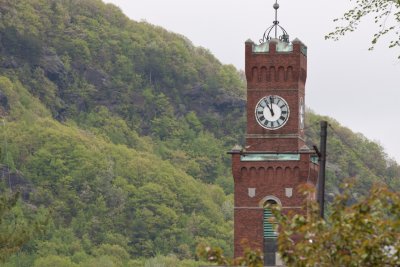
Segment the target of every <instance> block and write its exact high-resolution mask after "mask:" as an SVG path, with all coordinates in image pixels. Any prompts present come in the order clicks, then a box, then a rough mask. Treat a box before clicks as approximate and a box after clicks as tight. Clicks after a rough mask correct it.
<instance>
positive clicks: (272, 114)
mask: <svg viewBox="0 0 400 267" xmlns="http://www.w3.org/2000/svg"><path fill="white" fill-rule="evenodd" d="M270 105H271V107H269V106H268V104H267V107H268V109H269V111H270V112H271V116H272V117H273V116H274V115H275V113H274V109H273V108H272V102H271V103H270Z"/></svg>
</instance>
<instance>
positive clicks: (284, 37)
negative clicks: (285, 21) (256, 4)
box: [260, 0, 289, 44]
mask: <svg viewBox="0 0 400 267" xmlns="http://www.w3.org/2000/svg"><path fill="white" fill-rule="evenodd" d="M272 7H273V8H274V9H275V20H274V21H273V22H272V23H273V24H272V25H271V26H269V27H268V28H267V29H266V30H265V32H264V35H263V37H262V38H261V39H260V43H261V44H262V43H265V42H268V41H269V40H271V39H273V38H274V39H278V40H280V41H282V42H285V43H289V34H288V33H287V31H286V30H285V29H284V28H283V27H282V26H280V25H279V21H278V9H279V4H278V0H275V4H274V5H273V6H272ZM278 32H280V35H278Z"/></svg>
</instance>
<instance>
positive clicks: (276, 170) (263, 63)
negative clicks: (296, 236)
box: [230, 3, 318, 266]
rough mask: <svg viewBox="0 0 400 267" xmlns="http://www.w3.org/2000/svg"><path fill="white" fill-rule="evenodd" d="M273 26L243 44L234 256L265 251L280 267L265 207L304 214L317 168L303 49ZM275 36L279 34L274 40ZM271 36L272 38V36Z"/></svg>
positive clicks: (235, 152)
mask: <svg viewBox="0 0 400 267" xmlns="http://www.w3.org/2000/svg"><path fill="white" fill-rule="evenodd" d="M278 8H279V5H278V3H275V4H274V9H275V21H274V24H273V25H272V26H271V27H269V28H268V29H267V30H266V31H265V33H264V36H263V38H262V39H261V40H260V44H256V43H254V42H253V41H251V40H248V41H246V43H245V73H246V80H247V133H246V144H245V146H244V147H243V148H242V147H240V146H235V147H234V148H233V149H232V151H231V152H230V154H231V155H232V174H233V178H234V185H235V188H234V206H235V207H234V209H235V210H234V254H235V257H239V256H241V255H242V253H243V247H242V242H243V241H244V240H247V242H248V244H249V245H250V247H251V248H252V249H259V250H261V251H262V252H263V255H264V262H265V264H264V265H265V266H276V265H280V264H281V263H280V258H279V255H278V253H277V244H276V239H277V235H278V233H277V232H276V227H275V225H274V223H273V219H272V216H273V215H272V214H271V211H270V209H269V208H268V206H267V205H266V204H267V203H269V204H275V205H280V206H281V208H282V212H284V213H287V212H289V211H293V212H295V213H300V212H304V211H302V210H301V207H302V205H303V203H304V201H305V197H304V196H303V195H302V194H300V193H299V192H298V190H297V189H298V187H299V186H300V185H301V184H305V183H308V184H311V185H312V186H314V187H315V185H316V182H317V177H318V164H317V159H316V155H315V152H314V150H311V149H309V148H308V147H307V146H306V144H305V136H304V115H305V112H304V111H305V84H306V78H307V47H306V45H305V44H304V43H302V42H301V41H300V40H299V39H297V38H296V39H294V40H293V41H291V42H290V40H289V35H288V34H287V32H286V31H285V29H284V28H282V27H281V26H280V25H279V22H278V21H277V10H278ZM278 32H281V33H282V34H281V35H280V36H278ZM272 34H274V36H272Z"/></svg>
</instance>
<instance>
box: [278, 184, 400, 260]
mask: <svg viewBox="0 0 400 267" xmlns="http://www.w3.org/2000/svg"><path fill="white" fill-rule="evenodd" d="M343 189H344V191H343V192H342V194H340V195H337V196H336V197H335V199H334V201H333V203H332V206H331V212H330V214H329V215H328V216H327V218H326V220H323V219H321V218H320V217H319V213H318V205H317V203H316V202H308V203H307V204H306V206H307V211H308V212H307V214H306V215H301V214H296V215H293V214H292V215H290V214H289V215H284V214H282V213H281V212H279V210H275V211H274V214H275V216H276V219H277V222H278V224H279V236H278V245H279V251H280V253H281V256H282V259H283V261H284V262H285V264H286V265H287V266H301V267H306V266H399V265H400V194H398V193H394V192H391V191H389V190H388V189H387V188H386V187H384V186H373V187H372V188H371V190H370V193H369V195H367V196H366V197H365V198H364V199H362V200H358V201H356V202H355V203H353V204H349V203H351V202H354V200H353V199H352V192H351V185H350V184H344V186H343ZM293 239H295V240H296V241H294V240H293Z"/></svg>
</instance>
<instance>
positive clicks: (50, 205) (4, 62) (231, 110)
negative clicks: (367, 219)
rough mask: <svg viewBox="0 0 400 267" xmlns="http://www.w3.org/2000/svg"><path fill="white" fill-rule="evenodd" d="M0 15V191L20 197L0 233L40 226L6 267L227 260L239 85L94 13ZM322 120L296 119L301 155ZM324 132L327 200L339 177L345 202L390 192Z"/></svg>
mask: <svg viewBox="0 0 400 267" xmlns="http://www.w3.org/2000/svg"><path fill="white" fill-rule="evenodd" d="M0 14H1V16H0V115H1V117H2V122H1V125H0V138H1V150H0V152H1V155H0V156H1V157H0V159H1V168H2V176H1V178H2V182H1V185H0V188H1V189H0V190H1V192H2V195H5V194H8V192H10V191H12V192H16V191H20V192H21V199H20V201H19V202H18V204H17V206H16V207H15V208H14V209H13V212H11V213H10V214H8V215H7V216H6V219H5V220H4V221H1V220H0V228H1V229H4V231H2V232H3V233H5V234H7V231H8V232H10V233H13V231H12V225H17V226H18V227H20V228H21V229H24V228H30V227H33V226H32V225H31V224H29V222H31V221H32V220H36V219H35V218H37V217H40V218H42V217H46V218H48V220H47V221H46V227H45V231H44V233H41V234H36V235H34V236H32V238H31V240H30V241H29V242H28V243H26V244H25V245H24V246H23V247H22V248H21V249H20V250H19V252H18V253H16V254H14V255H13V256H11V257H10V258H9V259H8V260H7V262H6V263H5V266H144V265H145V264H147V265H146V266H154V265H155V264H156V263H157V262H166V263H168V264H170V265H167V266H196V265H195V262H194V259H195V255H194V253H195V247H196V246H197V245H198V244H199V243H201V242H205V243H209V244H213V245H218V246H220V247H223V248H224V249H226V250H227V251H228V254H229V253H231V246H232V230H233V227H232V216H233V203H232V195H231V194H232V190H233V181H232V178H231V173H230V158H229V156H228V155H227V154H226V152H227V151H228V150H230V148H231V147H232V146H233V145H235V144H236V143H242V139H243V135H244V130H245V114H244V111H245V109H244V107H245V94H244V92H245V91H244V88H245V85H244V82H243V79H242V77H243V75H242V74H241V73H240V72H239V71H237V70H236V69H235V68H234V67H233V66H231V65H223V64H221V63H220V62H219V61H218V60H217V59H216V58H215V57H214V56H213V55H212V54H211V53H210V52H209V51H207V50H206V49H204V48H201V47H195V46H193V45H192V44H191V42H190V41H189V40H188V39H186V38H185V37H183V36H181V35H178V34H175V33H171V32H168V31H167V30H164V29H162V28H160V27H157V26H154V25H150V24H148V23H145V22H135V21H131V20H129V19H128V18H127V17H126V16H125V15H123V14H122V12H121V11H120V10H119V9H118V8H116V7H115V6H113V5H110V4H107V5H106V4H104V3H102V1H100V0H0ZM321 119H322V118H321V117H320V116H318V115H316V114H314V113H312V112H309V113H308V116H307V125H308V126H307V136H308V142H309V145H310V146H311V145H312V144H314V143H316V144H319V140H318V139H319V134H318V130H319V126H318V121H319V120H321ZM330 121H331V125H332V128H331V129H330V130H331V131H332V132H330V134H331V133H332V134H331V135H330V138H329V141H328V143H329V144H328V149H329V150H328V153H329V166H328V167H329V168H328V189H329V192H333V193H336V192H337V190H338V189H337V188H338V187H337V185H338V184H339V183H340V182H341V181H342V180H343V179H345V178H349V177H351V178H355V179H356V180H358V181H359V183H358V185H357V187H356V191H355V196H357V194H358V195H362V194H363V193H364V192H366V191H365V190H366V189H367V188H368V186H370V185H371V184H372V183H373V182H375V181H383V182H387V183H388V184H389V185H390V186H391V187H392V188H394V189H398V188H399V183H398V178H399V177H400V167H399V166H398V164H397V163H396V162H394V161H392V160H390V159H388V157H387V156H386V154H385V153H384V151H383V150H382V147H381V146H379V145H378V144H376V143H374V142H371V141H369V140H367V139H366V138H365V137H363V136H362V135H359V134H354V133H352V132H351V131H350V130H349V129H346V128H343V127H341V126H340V125H339V123H337V122H335V121H333V120H330ZM332 129H333V130H334V133H333V130H332ZM46 214H47V215H46ZM10 227H11V228H10ZM15 227H16V226H15ZM0 236H1V234H0ZM0 240H1V239H0ZM166 255H169V256H166ZM164 256H165V257H164ZM100 264H103V265H100ZM104 264H105V265H104Z"/></svg>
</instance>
